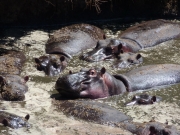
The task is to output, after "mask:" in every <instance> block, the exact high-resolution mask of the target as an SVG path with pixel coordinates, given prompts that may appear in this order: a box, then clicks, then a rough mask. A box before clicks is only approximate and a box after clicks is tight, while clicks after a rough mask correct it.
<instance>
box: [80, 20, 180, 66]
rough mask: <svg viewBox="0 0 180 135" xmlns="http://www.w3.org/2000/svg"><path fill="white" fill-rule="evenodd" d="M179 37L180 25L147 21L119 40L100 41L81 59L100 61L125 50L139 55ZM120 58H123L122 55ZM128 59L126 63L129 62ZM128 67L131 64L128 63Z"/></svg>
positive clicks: (122, 35) (127, 31)
mask: <svg viewBox="0 0 180 135" xmlns="http://www.w3.org/2000/svg"><path fill="white" fill-rule="evenodd" d="M179 37H180V23H175V22H172V21H167V20H162V19H159V20H153V21H147V22H144V23H141V24H138V25H135V26H132V27H130V28H128V29H127V30H125V31H123V32H122V33H120V34H119V36H118V38H117V39H109V38H107V39H105V40H99V41H98V43H97V46H96V47H95V48H94V49H93V50H92V51H90V52H88V53H85V54H84V55H82V56H81V59H84V60H87V61H100V60H104V59H107V58H112V57H117V55H119V54H120V51H121V50H123V52H124V53H125V52H131V53H137V52H138V51H139V50H141V49H144V48H148V47H152V46H155V45H158V44H160V43H162V42H165V41H168V40H171V39H175V38H179ZM134 55H138V54H134ZM130 56H131V55H130ZM139 56H140V55H139ZM119 57H121V55H120V56H119ZM138 58H140V57H137V59H136V58H135V59H134V60H138ZM127 59H128V57H127ZM127 59H126V60H125V61H127ZM121 62H123V60H122V61H120V63H121ZM126 63H127V62H126ZM131 64H133V63H131ZM135 64H136V63H135ZM118 65H120V66H119V67H120V68H122V67H124V66H122V67H121V64H118ZM127 65H129V64H128V63H127ZM116 67H118V66H116Z"/></svg>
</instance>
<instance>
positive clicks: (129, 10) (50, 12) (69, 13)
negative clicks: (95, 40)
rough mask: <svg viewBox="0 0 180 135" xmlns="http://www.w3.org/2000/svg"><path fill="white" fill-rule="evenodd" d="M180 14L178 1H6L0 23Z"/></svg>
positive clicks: (60, 21) (174, 15) (51, 21)
mask: <svg viewBox="0 0 180 135" xmlns="http://www.w3.org/2000/svg"><path fill="white" fill-rule="evenodd" d="M179 11H180V1H178V0H161V1H157V0H150V1H147V0H126V1H124V0H59V1H58V0H26V1H24V0H20V1H13V0H6V1H1V4H0V23H2V24H11V25H18V24H19V25H20V24H31V25H32V24H57V23H69V22H74V21H92V20H95V19H96V20H97V19H98V20H100V19H111V18H119V17H125V18H127V17H130V18H131V19H132V18H136V17H150V18H151V17H161V18H163V17H166V16H171V17H179V15H180V14H179V13H180V12H179ZM125 18H124V19H125ZM124 19H123V20H124Z"/></svg>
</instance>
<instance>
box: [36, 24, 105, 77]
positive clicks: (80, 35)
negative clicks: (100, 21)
mask: <svg viewBox="0 0 180 135" xmlns="http://www.w3.org/2000/svg"><path fill="white" fill-rule="evenodd" d="M102 39H105V34H104V32H103V31H102V30H101V29H99V28H98V27H96V26H93V25H90V24H74V25H70V26H66V27H63V28H61V29H60V30H58V31H56V32H54V33H53V35H52V36H50V38H49V39H48V41H47V43H46V45H45V46H46V53H48V54H61V56H62V55H63V56H64V58H62V59H61V60H60V62H59V58H57V59H58V60H57V62H55V59H54V58H52V57H51V56H42V57H40V58H35V62H36V64H37V65H38V66H39V65H41V66H43V68H40V70H43V71H44V72H45V73H46V75H51V76H53V75H58V73H59V72H61V71H62V70H63V69H64V68H65V66H66V64H67V63H66V64H64V62H63V64H60V63H61V62H62V61H68V59H69V58H72V56H74V55H77V54H78V53H81V52H82V51H84V50H86V49H90V48H94V47H95V46H96V44H97V41H98V40H102ZM47 59H48V60H47ZM51 59H53V60H51ZM49 61H53V62H49ZM47 63H48V64H47ZM44 64H45V65H44ZM53 64H54V65H55V66H54V65H53ZM57 65H58V66H57ZM45 66H46V67H45ZM37 69H38V67H37ZM50 72H54V73H52V74H51V73H50Z"/></svg>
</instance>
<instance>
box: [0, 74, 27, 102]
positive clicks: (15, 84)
mask: <svg viewBox="0 0 180 135" xmlns="http://www.w3.org/2000/svg"><path fill="white" fill-rule="evenodd" d="M28 80H29V77H28V76H26V77H24V78H21V77H20V76H18V75H3V76H2V75H1V76H0V94H1V96H2V98H3V99H4V100H7V101H22V100H24V99H25V95H24V94H25V93H26V92H27V91H28V86H27V85H26V84H25V83H26V82H27V81H28Z"/></svg>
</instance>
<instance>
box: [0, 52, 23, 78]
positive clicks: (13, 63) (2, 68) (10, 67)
mask: <svg viewBox="0 0 180 135" xmlns="http://www.w3.org/2000/svg"><path fill="white" fill-rule="evenodd" d="M25 60H26V57H25V55H24V54H23V53H22V52H20V51H15V50H6V49H3V48H0V63H1V64H0V74H16V75H18V74H20V73H21V70H22V66H23V64H24V63H25Z"/></svg>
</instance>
